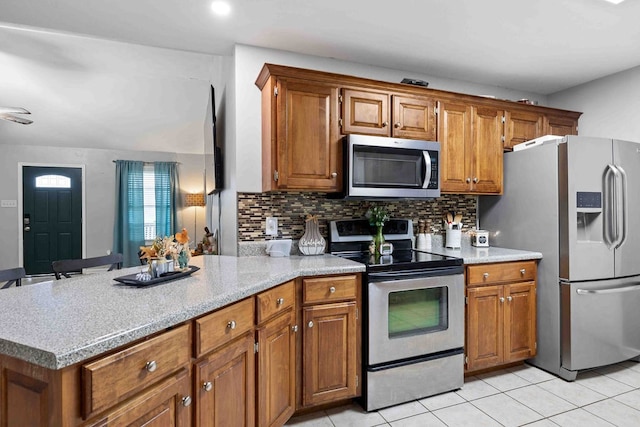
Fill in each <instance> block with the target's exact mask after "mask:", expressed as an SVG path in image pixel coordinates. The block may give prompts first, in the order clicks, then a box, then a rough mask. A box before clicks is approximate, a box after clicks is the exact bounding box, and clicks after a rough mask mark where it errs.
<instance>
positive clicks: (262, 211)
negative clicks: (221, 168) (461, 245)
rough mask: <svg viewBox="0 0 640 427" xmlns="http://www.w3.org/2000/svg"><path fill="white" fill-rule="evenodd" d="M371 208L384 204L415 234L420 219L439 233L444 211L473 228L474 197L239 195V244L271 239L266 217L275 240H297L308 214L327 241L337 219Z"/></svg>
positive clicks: (467, 228) (467, 227) (364, 211)
mask: <svg viewBox="0 0 640 427" xmlns="http://www.w3.org/2000/svg"><path fill="white" fill-rule="evenodd" d="M371 205H384V206H385V207H386V208H387V210H388V211H389V215H390V216H391V217H392V218H408V219H412V220H413V222H414V227H416V229H414V232H415V233H417V232H418V230H417V224H418V220H419V219H423V220H426V221H428V227H429V230H430V231H432V232H434V233H441V232H442V230H443V222H442V216H443V214H444V213H445V212H447V211H454V212H458V213H461V214H462V223H463V224H464V227H463V230H469V229H473V228H475V224H476V211H477V198H476V197H475V196H467V195H458V194H447V195H443V196H442V197H439V198H437V199H430V200H390V201H384V202H381V201H376V202H371V201H363V200H344V199H330V198H328V197H327V195H326V194H324V193H309V192H274V193H238V242H255V241H265V240H270V239H271V236H267V235H266V234H265V218H266V217H269V216H272V217H277V218H278V236H277V237H278V238H279V239H282V238H285V239H294V240H297V239H300V237H302V235H303V234H304V225H305V219H306V217H307V215H308V214H311V215H317V216H318V224H319V225H320V233H321V234H322V236H323V237H324V238H325V239H327V240H328V223H329V221H331V220H337V219H356V218H363V217H364V215H365V213H366V212H367V209H368V208H369V207H370V206H371Z"/></svg>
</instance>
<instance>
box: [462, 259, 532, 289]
mask: <svg viewBox="0 0 640 427" xmlns="http://www.w3.org/2000/svg"><path fill="white" fill-rule="evenodd" d="M535 279H536V261H522V262H504V263H497V264H478V265H470V266H468V267H467V285H469V286H473V285H483V284H485V283H498V282H519V281H528V280H535Z"/></svg>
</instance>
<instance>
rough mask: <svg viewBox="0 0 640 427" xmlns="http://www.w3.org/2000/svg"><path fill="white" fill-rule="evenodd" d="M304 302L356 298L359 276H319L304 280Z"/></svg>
mask: <svg viewBox="0 0 640 427" xmlns="http://www.w3.org/2000/svg"><path fill="white" fill-rule="evenodd" d="M302 285H303V286H302V294H303V297H302V299H303V303H305V304H306V303H316V302H326V301H336V300H345V299H355V298H356V293H357V286H358V277H357V276H355V275H352V276H336V277H317V278H310V279H304V280H303V281H302Z"/></svg>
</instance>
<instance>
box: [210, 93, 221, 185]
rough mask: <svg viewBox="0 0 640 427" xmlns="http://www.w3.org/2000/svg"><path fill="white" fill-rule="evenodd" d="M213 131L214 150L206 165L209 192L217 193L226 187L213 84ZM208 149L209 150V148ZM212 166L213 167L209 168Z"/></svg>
mask: <svg viewBox="0 0 640 427" xmlns="http://www.w3.org/2000/svg"><path fill="white" fill-rule="evenodd" d="M211 121H212V123H211V132H212V135H213V141H212V144H213V146H212V151H211V154H212V156H213V158H212V160H210V161H211V164H209V165H207V167H206V171H207V173H206V175H207V176H208V177H207V180H206V185H207V191H208V194H215V193H217V192H219V191H220V190H222V188H223V187H224V183H223V176H224V175H223V169H222V149H221V148H220V145H219V143H218V135H217V133H218V132H217V127H216V95H215V89H214V87H213V86H211ZM207 151H208V150H207ZM209 168H211V169H209ZM209 170H212V173H211V174H209Z"/></svg>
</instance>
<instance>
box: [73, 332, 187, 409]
mask: <svg viewBox="0 0 640 427" xmlns="http://www.w3.org/2000/svg"><path fill="white" fill-rule="evenodd" d="M189 326H190V325H183V326H180V327H179V328H176V329H173V330H171V331H168V332H165V333H163V334H161V335H158V336H156V337H154V338H151V339H149V340H147V341H144V342H142V343H140V344H137V345H134V346H132V347H129V348H126V349H124V350H121V351H119V352H117V353H115V354H112V355H110V356H106V357H103V358H102V359H99V360H97V361H95V362H92V363H88V364H86V365H84V366H83V367H82V389H83V390H82V396H83V400H84V406H83V414H84V416H85V418H86V417H87V416H89V415H90V414H93V413H96V412H98V411H101V410H103V409H106V408H109V407H111V406H113V405H115V404H116V403H119V402H121V401H123V400H125V399H126V398H128V397H130V396H131V395H133V394H134V393H136V392H138V391H140V390H142V389H144V388H145V387H147V386H149V385H151V384H153V383H155V382H157V381H159V380H161V379H163V378H165V377H166V376H167V375H169V374H171V373H172V372H174V371H176V370H178V368H180V367H181V366H183V365H185V364H188V363H189V361H190V359H191V339H190V338H191V329H190V327H189Z"/></svg>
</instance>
